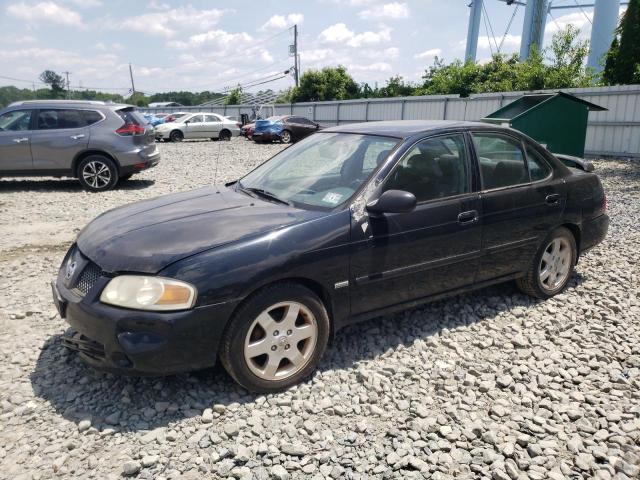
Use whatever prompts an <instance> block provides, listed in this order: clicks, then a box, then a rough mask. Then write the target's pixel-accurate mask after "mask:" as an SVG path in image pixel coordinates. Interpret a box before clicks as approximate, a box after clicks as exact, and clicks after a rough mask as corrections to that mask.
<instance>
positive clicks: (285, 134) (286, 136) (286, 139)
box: [280, 130, 292, 143]
mask: <svg viewBox="0 0 640 480" xmlns="http://www.w3.org/2000/svg"><path fill="white" fill-rule="evenodd" d="M280 140H282V143H291V141H292V138H291V132H290V131H289V130H283V131H282V133H281V134H280Z"/></svg>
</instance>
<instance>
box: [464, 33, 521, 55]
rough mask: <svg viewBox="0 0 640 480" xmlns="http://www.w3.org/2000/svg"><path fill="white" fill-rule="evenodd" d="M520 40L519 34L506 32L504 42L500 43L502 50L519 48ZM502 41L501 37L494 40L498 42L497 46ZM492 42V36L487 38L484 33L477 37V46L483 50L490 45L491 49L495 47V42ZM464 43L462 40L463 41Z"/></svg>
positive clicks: (487, 48)
mask: <svg viewBox="0 0 640 480" xmlns="http://www.w3.org/2000/svg"><path fill="white" fill-rule="evenodd" d="M521 40H522V37H521V36H520V35H512V34H510V33H508V34H507V35H506V36H505V37H504V42H503V43H502V49H501V50H502V51H504V50H505V49H506V50H513V49H514V48H519V47H520V41H521ZM501 41H502V39H501V38H496V39H495V42H497V43H498V46H500V42H501ZM495 42H494V39H493V38H489V37H487V36H486V35H483V36H480V37H478V48H482V49H485V50H489V49H490V48H489V47H491V48H492V49H493V50H495V49H496V44H495ZM463 45H464V42H463Z"/></svg>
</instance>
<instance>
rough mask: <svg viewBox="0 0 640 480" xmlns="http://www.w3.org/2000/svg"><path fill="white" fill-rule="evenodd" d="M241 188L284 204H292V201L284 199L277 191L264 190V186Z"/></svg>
mask: <svg viewBox="0 0 640 480" xmlns="http://www.w3.org/2000/svg"><path fill="white" fill-rule="evenodd" d="M240 190H244V191H246V192H249V193H254V194H256V195H259V196H261V197H263V198H266V199H268V200H273V201H274V202H278V203H283V204H285V205H289V206H291V205H292V203H291V202H289V201H287V200H284V199H282V198H280V197H278V196H277V195H276V194H275V193H271V192H268V191H267V190H264V189H262V188H255V187H240Z"/></svg>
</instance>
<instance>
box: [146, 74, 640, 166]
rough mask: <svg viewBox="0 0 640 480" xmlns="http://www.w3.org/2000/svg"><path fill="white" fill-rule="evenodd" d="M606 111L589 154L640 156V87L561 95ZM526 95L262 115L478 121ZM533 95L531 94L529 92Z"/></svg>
mask: <svg viewBox="0 0 640 480" xmlns="http://www.w3.org/2000/svg"><path fill="white" fill-rule="evenodd" d="M563 91H564V92H567V93H570V94H572V95H575V96H577V97H580V98H583V99H585V100H588V101H589V102H592V103H595V104H597V105H601V106H603V107H605V108H607V109H608V111H604V112H591V113H590V114H589V125H588V128H587V142H586V148H585V151H586V154H587V155H590V156H609V155H611V156H634V157H640V85H624V86H615V87H591V88H570V89H565V90H563ZM524 93H525V92H504V93H485V94H479V95H472V96H471V97H469V98H460V97H459V96H457V95H431V96H419V97H397V98H388V99H387V98H376V99H358V100H342V101H335V102H305V103H294V104H276V105H264V106H262V109H261V112H260V113H261V116H262V117H267V116H270V115H301V116H305V117H307V118H310V119H312V120H314V121H317V122H319V123H321V124H323V125H341V124H345V123H354V122H370V121H375V120H437V119H440V120H469V121H474V120H480V119H481V118H483V117H485V116H486V115H488V114H489V113H491V112H493V111H495V110H497V109H498V108H500V107H501V106H503V105H506V104H507V103H509V102H511V101H513V100H515V99H516V98H518V97H519V96H521V95H523V94H524ZM526 93H531V92H526ZM253 108H255V107H252V106H251V105H227V106H216V107H209V106H206V107H205V106H195V107H171V108H155V109H151V108H147V109H141V110H144V111H148V112H151V113H154V112H171V111H205V112H214V113H218V114H220V115H225V116H227V117H235V118H238V119H239V118H240V115H241V114H242V113H246V114H249V115H251V114H252V113H253Z"/></svg>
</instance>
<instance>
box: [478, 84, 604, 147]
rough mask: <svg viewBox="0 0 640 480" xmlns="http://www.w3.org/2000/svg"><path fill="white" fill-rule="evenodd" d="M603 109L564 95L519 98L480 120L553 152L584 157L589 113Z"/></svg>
mask: <svg viewBox="0 0 640 480" xmlns="http://www.w3.org/2000/svg"><path fill="white" fill-rule="evenodd" d="M603 110H606V108H604V107H601V106H599V105H595V104H593V103H590V102H587V101H585V100H582V99H580V98H578V97H574V96H573V95H569V94H568V93H564V92H557V93H534V94H528V95H524V96H522V97H520V98H519V99H517V100H515V101H514V102H511V103H510V104H509V105H505V106H504V107H502V108H500V109H499V110H496V111H495V112H493V113H491V114H489V115H487V116H486V117H485V118H483V119H482V121H483V122H488V123H496V124H498V125H504V126H509V127H511V128H515V129H516V130H520V131H521V132H522V133H525V134H527V135H529V136H530V137H531V138H534V139H535V140H537V141H538V142H539V143H541V144H543V145H546V146H547V148H548V149H549V150H550V151H552V152H553V153H564V154H567V155H574V156H576V157H583V156H584V144H585V140H586V137H587V120H588V117H589V112H590V111H596V112H599V111H603Z"/></svg>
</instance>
